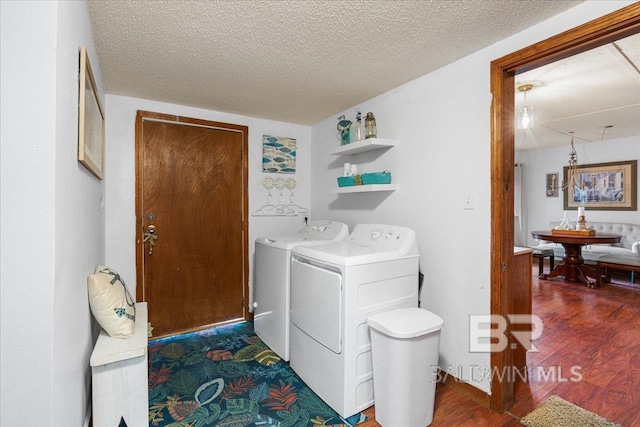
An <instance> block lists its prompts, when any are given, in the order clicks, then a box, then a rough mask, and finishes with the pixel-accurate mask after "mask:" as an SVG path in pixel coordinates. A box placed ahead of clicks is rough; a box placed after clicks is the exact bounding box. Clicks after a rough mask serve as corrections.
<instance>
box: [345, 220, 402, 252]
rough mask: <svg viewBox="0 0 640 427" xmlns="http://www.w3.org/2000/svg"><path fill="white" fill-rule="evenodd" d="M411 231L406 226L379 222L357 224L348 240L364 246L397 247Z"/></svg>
mask: <svg viewBox="0 0 640 427" xmlns="http://www.w3.org/2000/svg"><path fill="white" fill-rule="evenodd" d="M412 236H413V232H412V231H411V230H410V229H409V228H406V227H400V226H393V225H379V224H358V225H356V227H355V228H354V229H353V232H352V233H351V235H350V236H349V241H350V242H352V243H357V244H359V245H364V246H376V247H384V248H390V249H392V248H399V247H401V246H402V245H403V244H404V243H405V241H406V240H407V239H412V238H413V237H412Z"/></svg>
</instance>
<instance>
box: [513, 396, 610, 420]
mask: <svg viewBox="0 0 640 427" xmlns="http://www.w3.org/2000/svg"><path fill="white" fill-rule="evenodd" d="M520 424H522V425H523V426H527V427H559V426H588V427H621V426H620V424H616V423H614V422H613V421H609V420H608V419H606V418H603V417H601V416H600V415H596V414H594V413H593V412H589V411H587V410H586V409H582V408H581V407H579V406H576V405H574V404H573V403H570V402H567V401H566V400H564V399H561V398H559V397H558V396H551V397H550V398H548V399H547V400H545V401H544V403H543V404H542V405H540V406H538V407H537V408H536V409H534V410H533V412H531V413H529V414H528V415H526V416H525V417H524V418H522V419H521V420H520Z"/></svg>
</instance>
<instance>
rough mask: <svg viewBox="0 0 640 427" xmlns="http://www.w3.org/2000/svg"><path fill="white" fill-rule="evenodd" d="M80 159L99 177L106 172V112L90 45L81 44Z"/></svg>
mask: <svg viewBox="0 0 640 427" xmlns="http://www.w3.org/2000/svg"><path fill="white" fill-rule="evenodd" d="M79 98H80V99H79V102H78V105H79V111H78V161H79V162H80V163H82V164H83V165H84V166H85V167H86V168H87V169H89V170H90V171H91V173H93V174H94V175H95V176H96V177H98V179H102V177H103V173H104V112H103V109H102V105H101V104H100V97H99V96H98V88H97V87H96V81H95V79H94V77H93V72H92V71H91V64H90V63H89V57H88V55H87V48H86V47H84V46H81V47H80V91H79Z"/></svg>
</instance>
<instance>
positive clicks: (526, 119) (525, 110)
mask: <svg viewBox="0 0 640 427" xmlns="http://www.w3.org/2000/svg"><path fill="white" fill-rule="evenodd" d="M531 89H533V85H532V84H525V85H521V86H518V90H519V91H520V92H522V94H523V95H524V106H523V107H522V108H521V109H520V110H519V111H518V129H531V128H532V127H533V106H531V105H529V104H527V92H529V91H530V90H531Z"/></svg>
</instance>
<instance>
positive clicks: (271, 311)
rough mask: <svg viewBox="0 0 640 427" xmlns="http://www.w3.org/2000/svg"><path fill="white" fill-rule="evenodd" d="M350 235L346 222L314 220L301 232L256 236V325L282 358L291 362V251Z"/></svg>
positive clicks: (254, 323)
mask: <svg viewBox="0 0 640 427" xmlns="http://www.w3.org/2000/svg"><path fill="white" fill-rule="evenodd" d="M348 236H349V228H348V227H347V225H346V224H343V223H341V222H335V221H310V222H309V224H308V225H307V226H306V227H304V228H302V230H300V231H299V232H298V234H296V235H293V236H287V237H272V238H265V237H260V238H258V239H256V249H255V267H254V272H255V273H254V274H255V275H254V281H253V289H254V298H253V300H254V302H253V316H254V317H253V327H254V330H255V332H256V334H257V335H258V336H259V337H260V339H261V340H262V341H264V343H265V344H267V345H268V346H269V348H271V349H272V350H273V351H275V352H276V354H277V355H278V356H280V357H281V358H282V359H284V360H286V361H289V330H290V326H289V323H290V322H289V308H290V304H289V301H290V299H289V294H290V293H289V277H290V270H289V268H290V265H291V250H292V249H293V248H294V247H296V246H300V245H307V246H312V245H322V244H327V243H329V242H332V241H340V240H343V239H345V238H347V237H348Z"/></svg>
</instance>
